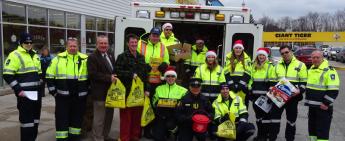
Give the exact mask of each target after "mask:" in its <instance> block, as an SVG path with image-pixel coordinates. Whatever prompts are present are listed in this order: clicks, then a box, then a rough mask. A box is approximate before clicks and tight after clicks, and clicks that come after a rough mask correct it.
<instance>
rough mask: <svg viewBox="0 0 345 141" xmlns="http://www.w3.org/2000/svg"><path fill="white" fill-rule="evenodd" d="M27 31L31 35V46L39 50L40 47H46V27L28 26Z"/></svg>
mask: <svg viewBox="0 0 345 141" xmlns="http://www.w3.org/2000/svg"><path fill="white" fill-rule="evenodd" d="M29 33H30V34H31V35H32V41H33V43H34V44H33V48H34V49H35V50H36V51H38V52H40V51H41V49H42V48H43V47H44V46H46V47H48V28H44V27H29Z"/></svg>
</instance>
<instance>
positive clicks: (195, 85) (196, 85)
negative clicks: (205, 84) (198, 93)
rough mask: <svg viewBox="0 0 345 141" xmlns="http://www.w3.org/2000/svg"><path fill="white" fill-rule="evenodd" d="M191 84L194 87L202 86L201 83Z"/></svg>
mask: <svg viewBox="0 0 345 141" xmlns="http://www.w3.org/2000/svg"><path fill="white" fill-rule="evenodd" d="M190 86H191V87H192V88H200V87H201V85H200V84H190Z"/></svg>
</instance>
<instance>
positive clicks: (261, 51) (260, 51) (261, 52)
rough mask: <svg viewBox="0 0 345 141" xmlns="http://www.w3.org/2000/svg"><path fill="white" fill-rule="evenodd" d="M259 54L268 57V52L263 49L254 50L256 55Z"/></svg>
mask: <svg viewBox="0 0 345 141" xmlns="http://www.w3.org/2000/svg"><path fill="white" fill-rule="evenodd" d="M260 54H262V55H265V56H266V58H267V57H268V53H267V52H266V51H264V50H259V51H257V52H256V55H257V56H259V55H260Z"/></svg>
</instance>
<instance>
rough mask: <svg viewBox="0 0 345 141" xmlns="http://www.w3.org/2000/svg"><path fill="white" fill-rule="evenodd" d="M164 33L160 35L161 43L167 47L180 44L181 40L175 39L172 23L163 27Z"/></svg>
mask: <svg viewBox="0 0 345 141" xmlns="http://www.w3.org/2000/svg"><path fill="white" fill-rule="evenodd" d="M162 30H163V32H162V33H161V35H160V39H161V42H162V43H163V44H164V45H165V46H166V47H168V46H171V45H175V44H178V43H179V40H178V39H177V38H175V35H174V33H173V32H172V30H173V26H172V24H171V23H165V24H163V26H162Z"/></svg>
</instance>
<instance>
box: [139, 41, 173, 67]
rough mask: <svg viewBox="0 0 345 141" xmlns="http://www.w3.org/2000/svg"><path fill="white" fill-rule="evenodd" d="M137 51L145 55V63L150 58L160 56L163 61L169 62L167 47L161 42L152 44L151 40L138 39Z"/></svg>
mask: <svg viewBox="0 0 345 141" xmlns="http://www.w3.org/2000/svg"><path fill="white" fill-rule="evenodd" d="M137 51H138V52H139V53H140V54H141V55H143V56H144V57H145V63H147V64H149V63H150V60H151V58H161V59H162V61H163V62H165V63H167V64H170V61H169V52H168V49H167V48H166V47H165V45H164V44H163V43H162V42H158V43H156V44H152V42H151V41H149V40H148V41H147V42H146V41H144V40H139V43H138V48H137Z"/></svg>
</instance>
